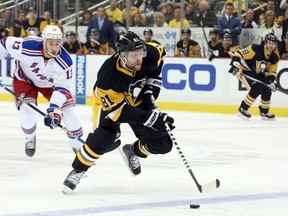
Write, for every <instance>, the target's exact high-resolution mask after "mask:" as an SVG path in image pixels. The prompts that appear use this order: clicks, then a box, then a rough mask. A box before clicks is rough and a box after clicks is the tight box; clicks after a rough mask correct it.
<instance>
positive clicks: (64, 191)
mask: <svg viewBox="0 0 288 216" xmlns="http://www.w3.org/2000/svg"><path fill="white" fill-rule="evenodd" d="M71 191H72V190H71V188H69V187H67V186H64V188H63V189H62V193H63V194H68V193H70V192H71Z"/></svg>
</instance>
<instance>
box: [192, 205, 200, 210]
mask: <svg viewBox="0 0 288 216" xmlns="http://www.w3.org/2000/svg"><path fill="white" fill-rule="evenodd" d="M190 208H193V209H197V208H200V205H190Z"/></svg>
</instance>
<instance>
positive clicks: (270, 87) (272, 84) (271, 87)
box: [268, 82, 277, 92]
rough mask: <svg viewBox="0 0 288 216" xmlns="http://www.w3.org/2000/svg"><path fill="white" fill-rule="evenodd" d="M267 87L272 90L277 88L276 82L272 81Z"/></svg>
mask: <svg viewBox="0 0 288 216" xmlns="http://www.w3.org/2000/svg"><path fill="white" fill-rule="evenodd" d="M268 88H269V89H270V90H271V91H272V92H275V91H276V90H277V84H276V83H274V82H272V83H270V84H269V85H268Z"/></svg>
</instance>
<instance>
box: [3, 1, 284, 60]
mask: <svg viewBox="0 0 288 216" xmlns="http://www.w3.org/2000/svg"><path fill="white" fill-rule="evenodd" d="M109 4H110V5H109V7H108V8H104V7H102V6H101V7H98V8H97V13H96V15H95V16H93V14H92V12H91V11H84V13H83V15H82V17H81V22H79V26H87V27H88V29H87V34H86V43H81V42H80V41H79V40H78V38H77V35H76V32H74V31H68V32H66V34H65V36H64V40H65V41H64V44H63V46H65V48H66V49H67V50H68V51H69V52H71V53H78V54H79V53H84V54H111V53H113V52H114V38H115V36H116V35H117V34H118V33H119V32H121V31H126V27H127V26H134V27H137V26H138V27H147V29H150V28H149V27H171V28H180V27H182V38H181V40H182V42H183V41H184V42H183V43H182V44H181V43H180V42H178V43H177V49H176V52H175V55H176V56H195V57H198V56H201V52H199V50H200V49H201V47H200V46H199V45H198V44H197V42H195V41H193V38H191V29H192V28H191V27H212V28H213V29H217V31H216V30H215V31H213V32H212V33H211V32H210V34H209V38H208V39H209V42H210V47H209V48H211V50H213V46H212V45H213V44H214V42H213V41H210V39H211V38H210V36H211V35H212V39H214V36H213V35H215V34H216V33H217V34H216V41H217V42H221V43H222V42H224V41H225V40H226V39H229V40H231V41H230V42H229V43H230V45H231V47H234V48H235V47H237V46H239V35H240V34H241V31H242V28H260V29H264V30H265V31H267V32H269V31H275V30H276V29H282V38H279V40H280V41H281V43H279V46H280V45H281V47H279V52H281V53H280V55H281V56H282V55H283V54H284V51H286V49H288V48H286V46H287V47H288V41H287V45H286V40H288V34H286V32H287V25H288V0H249V1H248V5H246V1H242V5H241V7H242V8H241V14H242V16H241V19H239V18H238V16H237V14H238V6H239V3H238V0H227V1H225V0H220V1H216V0H186V1H185V7H184V13H185V15H184V19H183V21H182V22H181V12H182V10H181V1H180V0H174V1H173V0H131V10H130V12H129V13H127V11H126V8H125V7H124V8H122V9H121V8H120V7H119V5H118V1H117V0H110V2H109ZM1 15H2V16H1V17H0V34H1V36H5V35H9V36H17V37H25V36H28V35H35V36H41V32H42V30H43V29H44V27H45V26H46V25H47V24H49V25H59V26H62V23H58V22H57V21H54V20H53V18H52V17H51V13H50V12H49V11H45V12H44V13H43V14H41V15H39V14H38V13H37V11H35V9H34V8H32V7H31V8H28V9H27V10H21V11H19V13H18V18H17V20H12V18H11V12H10V10H9V9H6V10H4V11H3V12H2V14H1ZM128 16H129V19H127V18H128ZM127 22H129V23H127ZM188 29H189V30H188ZM150 30H151V29H150ZM143 34H144V35H145V34H147V35H148V36H149V35H150V36H149V37H151V38H152V37H153V32H152V30H151V31H148V30H147V31H146V32H145V31H144V32H143ZM286 38H287V39H286ZM188 39H189V40H188ZM189 41H190V42H189ZM191 41H192V42H191ZM207 42H208V41H207ZM190 43H191V44H192V45H193V48H192V50H193V51H192V50H187V44H190ZM192 45H191V46H192ZM185 47H186V48H185ZM285 53H286V52H285Z"/></svg>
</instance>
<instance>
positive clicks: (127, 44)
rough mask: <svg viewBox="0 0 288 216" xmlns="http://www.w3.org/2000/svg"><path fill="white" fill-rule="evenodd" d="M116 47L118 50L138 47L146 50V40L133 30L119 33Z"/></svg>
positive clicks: (130, 49)
mask: <svg viewBox="0 0 288 216" xmlns="http://www.w3.org/2000/svg"><path fill="white" fill-rule="evenodd" d="M115 47H116V50H117V51H118V52H129V51H133V50H138V49H144V50H145V51H146V46H145V43H144V41H143V40H142V39H141V38H140V37H139V36H138V35H137V34H135V33H134V32H132V31H128V32H127V33H123V34H118V35H117V37H116V38H115Z"/></svg>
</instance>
